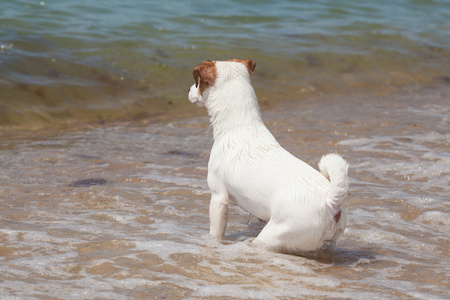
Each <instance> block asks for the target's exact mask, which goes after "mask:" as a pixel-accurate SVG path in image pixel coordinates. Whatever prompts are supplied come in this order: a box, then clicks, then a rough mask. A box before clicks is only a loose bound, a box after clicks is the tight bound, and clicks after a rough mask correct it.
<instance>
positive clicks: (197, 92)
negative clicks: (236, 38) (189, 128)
mask: <svg viewBox="0 0 450 300" xmlns="http://www.w3.org/2000/svg"><path fill="white" fill-rule="evenodd" d="M236 64H242V65H243V66H244V67H245V68H241V69H243V70H245V71H244V72H246V74H247V75H248V76H249V75H251V74H252V72H253V71H254V70H255V66H256V63H255V62H254V61H252V60H250V59H236V58H233V59H229V60H227V61H211V60H206V61H204V62H203V63H201V64H200V65H198V66H197V67H195V69H194V72H193V76H194V80H195V84H193V85H192V86H191V88H190V89H189V101H191V102H192V103H195V104H197V105H199V106H204V105H205V99H204V98H203V96H204V95H205V91H206V90H207V89H209V88H211V87H213V86H214V85H215V84H216V82H217V79H218V77H219V76H220V78H221V79H224V78H227V77H229V75H230V74H225V73H226V72H227V71H230V70H231V69H233V68H227V66H228V67H232V66H233V65H234V66H236ZM237 66H239V65H237ZM228 73H230V72H228ZM234 74H239V73H236V72H235V73H234Z"/></svg>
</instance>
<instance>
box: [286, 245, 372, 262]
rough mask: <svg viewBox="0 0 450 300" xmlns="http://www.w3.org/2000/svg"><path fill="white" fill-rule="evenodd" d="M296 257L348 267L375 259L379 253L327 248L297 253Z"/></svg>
mask: <svg viewBox="0 0 450 300" xmlns="http://www.w3.org/2000/svg"><path fill="white" fill-rule="evenodd" d="M294 255H296V256H300V257H304V258H307V259H312V260H315V261H317V262H319V263H322V264H327V265H336V266H346V265H352V264H355V263H357V262H359V261H360V260H362V259H369V260H372V259H375V258H376V256H377V253H375V252H373V251H370V250H348V249H340V248H325V249H321V250H317V251H312V252H306V253H297V254H294Z"/></svg>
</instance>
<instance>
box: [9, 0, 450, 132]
mask: <svg viewBox="0 0 450 300" xmlns="http://www.w3.org/2000/svg"><path fill="white" fill-rule="evenodd" d="M449 19H450V3H449V2H448V1H444V0H442V1H431V0H430V1H426V0H417V1H407V0H398V1H376V2H374V1H359V2H358V3H355V1H339V3H336V2H334V1H314V2H313V3H311V1H287V0H285V1H258V2H254V1H239V2H237V1H232V0H226V1H220V3H216V2H215V1H206V0H205V1H142V0H140V1H133V2H129V1H128V2H127V1H95V2H92V1H87V0H80V1H37V0H33V1H31V0H19V1H9V0H5V1H2V4H1V9H0V126H2V128H5V129H10V128H18V127H20V128H32V129H40V128H43V127H51V128H53V127H61V126H62V127H68V126H69V127H70V126H74V125H77V124H78V123H80V122H81V124H84V123H85V122H90V123H95V122H102V123H104V122H107V121H110V120H135V119H142V118H151V117H154V116H156V115H160V114H166V113H179V112H183V113H185V112H186V111H190V112H191V113H192V109H191V107H190V106H189V105H188V104H187V103H186V101H185V95H186V86H190V84H191V83H192V78H191V72H192V69H193V67H194V66H196V65H197V64H199V63H200V62H202V61H203V60H205V59H228V58H230V57H241V58H245V57H247V58H252V59H253V60H255V61H256V62H257V72H255V74H254V77H255V78H256V79H258V80H255V87H256V88H257V90H258V91H259V92H260V94H262V95H266V98H267V99H270V101H275V102H276V101H279V100H280V98H283V99H285V98H288V99H289V100H293V99H298V98H299V97H302V98H307V97H310V96H311V95H317V94H321V93H327V94H334V93H349V92H351V93H354V92H355V91H360V90H362V91H363V92H370V93H374V92H376V93H379V94H384V93H388V92H392V91H395V90H397V89H399V88H403V87H405V86H408V87H409V86H417V85H419V86H422V85H436V84H437V85H439V84H448V82H449V77H450V75H449V73H448V65H449V64H450V50H449V49H450V34H449V32H450V22H449V21H448V20H449ZM287 87H288V88H290V89H293V91H294V94H299V95H292V94H287V95H283V94H282V93H283V91H284V90H285V88H287ZM280 94H281V96H280ZM267 101H269V100H267Z"/></svg>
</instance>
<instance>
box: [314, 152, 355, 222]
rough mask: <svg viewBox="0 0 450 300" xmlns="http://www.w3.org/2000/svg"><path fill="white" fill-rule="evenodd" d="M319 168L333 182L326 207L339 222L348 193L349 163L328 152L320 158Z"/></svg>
mask: <svg viewBox="0 0 450 300" xmlns="http://www.w3.org/2000/svg"><path fill="white" fill-rule="evenodd" d="M319 169H320V173H322V174H323V175H324V176H325V177H326V178H328V179H329V180H330V182H331V189H330V192H329V194H328V196H327V200H326V207H328V209H329V210H330V211H331V212H332V213H333V216H334V218H335V220H336V222H338V221H339V218H340V213H341V205H342V203H343V202H344V198H345V197H346V196H347V194H348V176H347V172H348V163H347V162H346V161H345V160H344V159H343V158H342V157H341V156H340V155H338V154H335V153H332V154H327V155H325V156H323V157H322V159H321V160H320V162H319Z"/></svg>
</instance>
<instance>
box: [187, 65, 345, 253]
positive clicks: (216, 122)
mask: <svg viewBox="0 0 450 300" xmlns="http://www.w3.org/2000/svg"><path fill="white" fill-rule="evenodd" d="M255 65H256V64H255V63H254V62H253V61H251V60H248V59H245V60H240V59H230V60H228V61H210V60H207V61H205V62H203V63H202V64H200V65H198V66H197V67H196V68H195V69H194V80H195V84H193V85H192V87H191V88H190V89H189V100H190V102H192V103H195V104H197V105H200V106H206V108H207V110H208V114H209V116H210V120H211V125H212V128H213V134H214V145H213V147H212V150H211V155H210V159H209V164H208V186H209V188H210V190H211V203H210V208H209V216H210V234H211V235H212V236H213V237H216V238H217V239H223V238H224V234H225V227H226V225H227V218H228V204H229V203H237V204H238V205H239V206H240V207H242V208H243V209H244V210H246V211H247V212H249V213H250V214H252V215H254V216H256V217H257V218H259V219H262V220H264V221H267V222H268V223H267V224H266V226H265V227H264V228H263V230H262V231H261V232H260V233H259V235H258V236H257V237H256V239H255V240H254V243H255V244H258V245H263V246H264V247H266V248H267V249H269V250H271V251H275V252H282V253H294V254H295V253H301V252H306V251H313V250H317V249H320V248H322V247H323V246H324V245H325V244H327V245H328V246H331V247H333V246H334V245H335V243H336V241H337V239H338V238H339V237H340V236H341V235H342V234H343V232H344V229H345V222H346V215H345V210H344V207H343V201H344V198H345V197H346V196H347V193H348V178H347V170H348V163H347V162H346V161H345V160H344V159H343V158H342V157H341V156H339V155H337V154H328V155H325V156H323V157H322V159H321V160H320V163H319V169H320V172H318V171H317V170H315V169H314V168H312V167H311V166H309V165H308V164H306V163H305V162H303V161H301V160H300V159H298V158H296V157H294V156H293V155H292V154H290V153H289V152H288V151H286V150H285V149H283V148H282V147H281V146H280V144H278V142H277V141H276V140H275V138H274V137H273V135H272V134H271V133H270V132H269V130H268V129H267V128H266V126H265V125H264V123H263V121H262V118H261V113H260V109H259V106H258V100H257V98H256V95H255V92H254V90H253V87H252V85H251V82H250V74H251V73H252V72H253V70H254V69H255Z"/></svg>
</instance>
